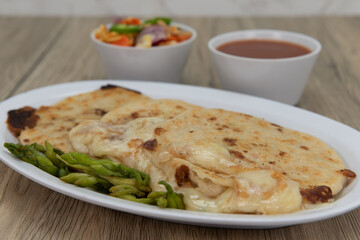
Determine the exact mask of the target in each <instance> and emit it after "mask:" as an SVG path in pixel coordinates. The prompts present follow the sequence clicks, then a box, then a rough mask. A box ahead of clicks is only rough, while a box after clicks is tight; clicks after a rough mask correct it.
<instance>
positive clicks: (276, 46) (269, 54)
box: [217, 39, 311, 58]
mask: <svg viewBox="0 0 360 240" xmlns="http://www.w3.org/2000/svg"><path fill="white" fill-rule="evenodd" d="M217 50H219V51H221V52H224V53H227V54H231V55H234V56H239V57H248V58H290V57H298V56H302V55H305V54H308V53H310V52H311V50H310V49H308V48H307V47H305V46H302V45H299V44H296V43H292V42H286V41H280V40H267V39H249V40H238V41H232V42H228V43H225V44H222V45H220V46H219V47H217Z"/></svg>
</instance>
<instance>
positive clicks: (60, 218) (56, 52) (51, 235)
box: [0, 17, 360, 240]
mask: <svg viewBox="0 0 360 240" xmlns="http://www.w3.org/2000/svg"><path fill="white" fill-rule="evenodd" d="M108 20H109V18H40V17H39V18H35V17H33V18H25V17H0V46H1V48H0V82H1V87H0V100H4V99H6V98H9V97H11V96H14V95H16V94H19V93H21V92H24V91H27V90H30V89H34V88H38V87H41V86H46V85H50V84H56V83H64V82H72V81H81V80H91V79H105V78H106V75H105V72H104V70H103V68H102V66H101V63H100V61H99V59H98V56H97V54H96V52H95V48H94V46H93V44H92V42H91V41H90V38H89V34H90V31H91V30H92V29H93V28H95V27H97V26H98V25H99V24H100V23H105V22H108ZM176 20H177V21H179V22H183V23H185V24H188V25H191V26H193V27H194V28H195V29H196V30H197V31H198V38H197V40H196V42H195V44H194V46H193V49H192V52H191V55H190V58H189V61H188V62H187V65H186V68H185V70H184V73H183V78H182V83H184V84H192V85H200V86H209V87H214V88H221V84H220V82H219V79H218V77H217V75H216V72H215V68H214V65H213V63H212V62H211V58H210V53H209V51H208V49H207V41H208V40H209V39H210V38H211V37H212V36H214V35H216V34H219V33H224V32H228V31H233V30H239V29H254V28H258V29H264V28H268V29H281V30H290V31H295V32H300V33H304V34H308V35H310V36H313V37H315V38H317V39H319V40H320V42H321V43H322V45H323V49H322V52H321V54H320V56H319V59H318V61H317V63H316V65H315V68H314V70H313V72H312V74H311V77H310V79H309V82H308V84H307V86H306V89H305V91H304V93H303V95H302V98H301V100H300V102H299V103H298V105H297V106H298V107H300V108H304V109H307V110H310V111H313V112H316V113H319V114H321V115H324V116H327V117H329V118H332V119H335V120H337V121H339V122H342V123H344V124H346V125H349V126H350V127H353V128H355V129H357V130H359V129H360V120H359V119H360V44H359V39H360V18H358V17H321V18H320V17H309V18H251V17H249V18H183V19H182V18H180V19H176ZM24 104H25V103H24ZM359 222H360V210H359V209H357V210H354V211H351V212H349V213H347V214H344V215H341V216H339V217H335V218H331V219H328V220H323V221H319V222H315V223H309V224H302V225H296V226H290V227H283V228H277V229H268V230H239V229H223V228H208V227H198V226H190V225H183V224H176V223H170V222H164V221H159V220H154V219H149V218H144V217H140V216H136V215H132V214H127V213H123V212H119V211H114V210H110V209H107V208H103V207H99V206H95V205H92V204H88V203H85V202H82V201H79V200H76V199H73V198H70V197H67V196H64V195H62V194H59V193H57V192H54V191H52V190H49V189H47V188H45V187H42V186H41V185H39V184H37V183H35V182H32V181H30V180H28V179H27V178H25V177H23V176H21V175H20V174H18V173H16V172H14V171H13V170H11V169H10V168H9V167H7V166H6V165H4V164H3V163H0V239H327V240H328V239H360V224H359Z"/></svg>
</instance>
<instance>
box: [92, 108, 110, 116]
mask: <svg viewBox="0 0 360 240" xmlns="http://www.w3.org/2000/svg"><path fill="white" fill-rule="evenodd" d="M94 113H95V114H96V115H98V116H104V115H105V114H106V113H107V111H105V110H103V109H100V108H95V109H94Z"/></svg>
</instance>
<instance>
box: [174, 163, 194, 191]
mask: <svg viewBox="0 0 360 240" xmlns="http://www.w3.org/2000/svg"><path fill="white" fill-rule="evenodd" d="M175 179H176V183H177V185H178V186H179V187H181V186H183V185H184V184H186V183H188V182H191V180H190V168H189V167H188V166H186V165H181V166H180V167H178V168H177V169H176V172H175Z"/></svg>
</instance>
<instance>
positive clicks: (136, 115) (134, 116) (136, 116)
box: [130, 112, 140, 118]
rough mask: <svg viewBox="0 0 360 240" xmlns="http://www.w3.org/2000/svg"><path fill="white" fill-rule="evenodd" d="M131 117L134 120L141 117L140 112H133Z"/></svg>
mask: <svg viewBox="0 0 360 240" xmlns="http://www.w3.org/2000/svg"><path fill="white" fill-rule="evenodd" d="M130 115H131V117H132V118H138V117H139V116H140V115H139V113H138V112H133V113H131V114H130Z"/></svg>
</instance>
